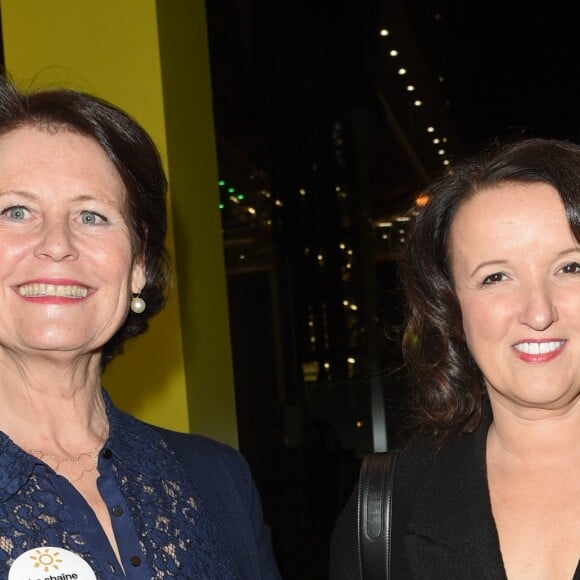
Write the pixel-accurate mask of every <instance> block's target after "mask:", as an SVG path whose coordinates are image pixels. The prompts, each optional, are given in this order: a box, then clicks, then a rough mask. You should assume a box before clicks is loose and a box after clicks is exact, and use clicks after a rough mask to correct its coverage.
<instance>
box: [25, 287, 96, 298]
mask: <svg viewBox="0 0 580 580" xmlns="http://www.w3.org/2000/svg"><path fill="white" fill-rule="evenodd" d="M88 293H89V290H88V288H85V287H84V286H77V285H60V284H24V285H23V286H19V287H18V294H20V296H25V297H27V298H35V297H39V296H59V297H65V298H86V297H87V294H88Z"/></svg>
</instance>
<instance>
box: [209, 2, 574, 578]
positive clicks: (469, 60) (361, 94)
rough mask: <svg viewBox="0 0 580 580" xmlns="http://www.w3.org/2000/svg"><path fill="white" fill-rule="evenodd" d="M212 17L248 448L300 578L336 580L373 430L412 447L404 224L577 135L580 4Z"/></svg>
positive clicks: (215, 7) (309, 9)
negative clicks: (513, 162) (514, 161)
mask: <svg viewBox="0 0 580 580" xmlns="http://www.w3.org/2000/svg"><path fill="white" fill-rule="evenodd" d="M206 10H207V17H208V31H209V48H210V58H211V69H212V83H213V96H214V113H215V126H216V135H217V143H218V162H219V170H220V178H221V179H222V182H220V191H221V195H222V212H223V213H222V216H223V220H222V223H223V227H224V244H225V256H226V265H227V272H228V291H229V300H230V320H231V332H232V348H233V355H234V371H235V380H236V398H237V411H238V424H239V431H240V447H241V450H242V452H243V453H244V454H245V455H246V457H247V458H248V460H249V462H250V465H251V467H252V470H253V472H254V475H255V477H256V481H257V483H258V486H259V488H260V492H261V494H262V497H263V500H264V509H265V517H266V520H267V522H268V523H269V525H270V526H271V529H272V537H273V542H274V547H275V550H276V554H277V557H278V560H279V563H280V567H281V569H282V572H283V575H284V578H286V579H288V580H293V579H300V580H307V579H310V578H312V579H318V578H325V577H326V575H327V558H328V541H329V538H330V533H331V529H332V526H333V523H334V520H335V518H336V516H337V515H338V513H339V511H340V509H341V508H342V505H343V504H344V502H345V501H346V498H347V497H348V494H349V492H350V490H351V488H352V485H353V484H354V482H355V479H356V475H357V470H358V467H359V464H360V459H361V457H362V455H363V454H364V453H366V452H369V451H372V450H373V449H374V447H375V443H376V440H375V431H374V429H377V428H378V429H379V430H380V429H383V430H385V431H386V432H387V441H388V446H389V447H393V446H397V445H399V444H400V443H401V442H402V440H403V439H404V435H403V433H404V429H403V427H404V409H405V405H404V403H405V397H406V394H407V386H406V382H405V375H404V369H401V367H400V365H401V360H400V355H399V340H400V333H401V330H402V323H403V313H402V300H401V296H400V292H399V290H398V286H397V266H398V261H399V259H400V256H401V251H402V249H403V248H404V240H405V231H406V230H405V228H406V225H405V224H407V223H408V222H407V221H405V220H409V219H412V217H413V211H414V209H413V208H415V207H416V203H415V200H416V198H417V197H418V196H419V195H420V192H421V190H422V188H423V187H424V186H425V185H426V184H427V182H428V181H429V179H430V178H431V177H433V176H434V175H435V174H437V173H438V172H440V171H442V170H444V169H445V167H446V166H445V165H444V161H445V162H452V161H453V160H454V159H456V158H458V157H461V156H463V155H465V154H468V153H470V152H474V151H476V150H479V149H481V148H483V147H486V146H488V145H489V144H490V143H493V142H496V141H504V140H511V139H514V138H517V137H532V136H542V137H555V138H562V139H569V140H572V141H577V140H578V138H579V137H580V112H579V109H578V105H577V103H578V88H579V85H578V70H577V69H578V62H579V57H580V49H579V44H578V37H579V32H580V30H579V26H578V14H577V7H576V5H575V4H574V3H564V2H550V3H543V4H538V5H536V6H532V5H531V4H529V3H523V2H506V1H503V2H498V1H496V0H493V1H491V2H465V1H457V0H453V1H447V2H443V1H440V2H434V1H431V0H425V1H420V0H408V1H406V2H403V1H400V0H350V1H347V0H335V1H333V2H321V1H316V0H311V1H306V0H295V1H293V2H292V3H278V2H271V1H266V0H227V1H226V0H211V1H209V2H206ZM383 29H386V30H388V31H389V34H388V35H386V36H382V35H381V34H380V31H381V30H383ZM393 49H395V50H397V51H398V54H397V56H391V55H390V51H391V50H393ZM401 67H404V68H406V69H407V73H406V74H405V75H399V74H398V71H399V69H400V68H401ZM409 84H412V85H413V86H414V87H415V90H414V91H412V92H410V91H408V90H407V86H408V85H409ZM416 99H420V100H421V101H422V104H421V106H420V107H417V106H415V105H414V101H415V100H416ZM428 126H433V127H435V131H434V132H433V133H428V132H427V131H426V128H427V127H428ZM433 138H437V139H439V140H440V141H439V143H436V144H435V143H433ZM441 150H442V151H443V152H441ZM233 197H236V199H232V198H233ZM251 212H254V213H251ZM386 222H388V223H389V224H391V225H389V226H385V223H386ZM349 252H350V253H349ZM349 361H350V362H349ZM377 409H378V410H379V411H380V412H383V411H384V416H383V418H382V419H381V415H380V413H379V414H378V415H377V414H376V411H377ZM381 421H384V423H382V422H381Z"/></svg>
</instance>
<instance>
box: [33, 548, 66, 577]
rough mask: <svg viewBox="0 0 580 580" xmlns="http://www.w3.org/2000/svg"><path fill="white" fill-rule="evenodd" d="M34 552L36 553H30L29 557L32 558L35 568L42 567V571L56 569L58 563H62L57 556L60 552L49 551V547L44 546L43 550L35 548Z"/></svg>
mask: <svg viewBox="0 0 580 580" xmlns="http://www.w3.org/2000/svg"><path fill="white" fill-rule="evenodd" d="M34 552H35V554H36V555H34V554H33V555H31V556H30V559H31V560H34V567H35V568H44V571H45V572H48V571H49V570H50V569H51V568H52V569H53V570H58V565H59V564H62V560H61V559H60V558H59V556H60V552H57V551H52V552H51V549H50V548H45V549H44V550H40V549H36V550H34Z"/></svg>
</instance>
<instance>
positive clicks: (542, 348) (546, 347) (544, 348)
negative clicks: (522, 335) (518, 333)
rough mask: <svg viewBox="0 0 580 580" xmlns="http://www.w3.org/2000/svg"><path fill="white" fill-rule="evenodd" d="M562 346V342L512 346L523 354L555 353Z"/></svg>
mask: <svg viewBox="0 0 580 580" xmlns="http://www.w3.org/2000/svg"><path fill="white" fill-rule="evenodd" d="M563 344H564V341H563V340H550V341H548V342H519V343H518V344H514V348H515V349H516V350H517V351H518V352H523V353H524V354H531V355H534V354H548V353H551V352H555V351H557V350H558V349H559V348H561V347H562V346H563Z"/></svg>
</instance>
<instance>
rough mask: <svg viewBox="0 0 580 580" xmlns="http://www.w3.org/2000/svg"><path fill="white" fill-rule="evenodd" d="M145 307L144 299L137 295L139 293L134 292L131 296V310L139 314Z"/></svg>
mask: <svg viewBox="0 0 580 580" xmlns="http://www.w3.org/2000/svg"><path fill="white" fill-rule="evenodd" d="M145 308H147V304H145V300H143V298H141V296H139V294H135V295H134V296H133V298H131V310H132V311H133V312H134V313H135V314H141V313H142V312H143V311H144V310H145Z"/></svg>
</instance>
